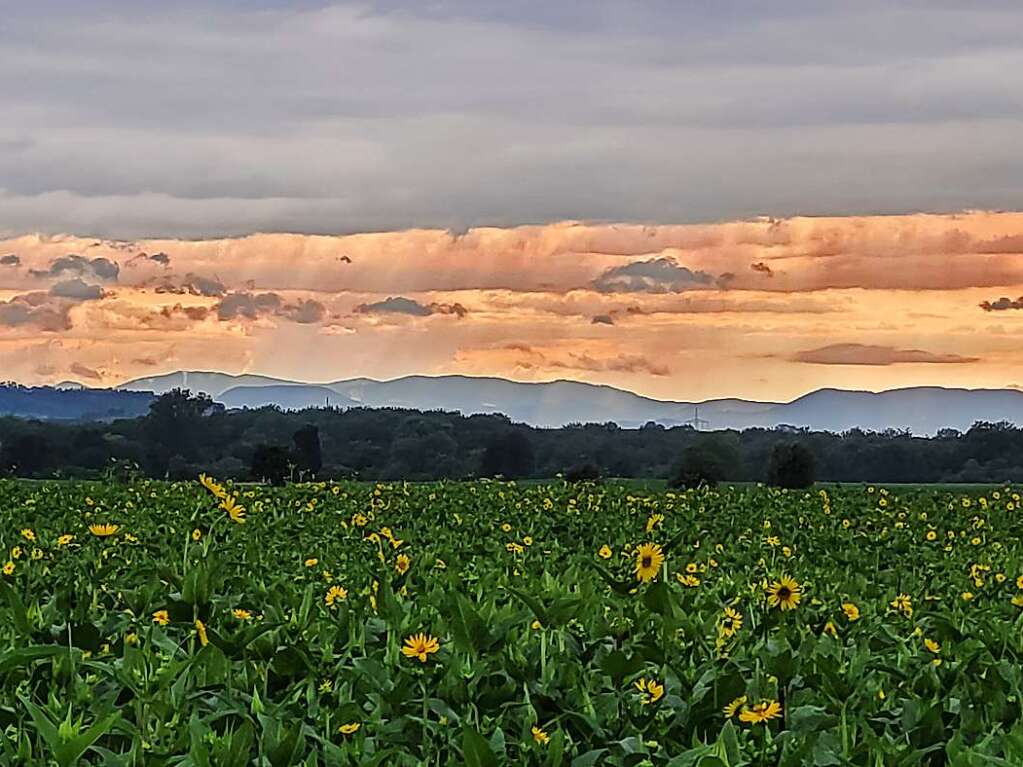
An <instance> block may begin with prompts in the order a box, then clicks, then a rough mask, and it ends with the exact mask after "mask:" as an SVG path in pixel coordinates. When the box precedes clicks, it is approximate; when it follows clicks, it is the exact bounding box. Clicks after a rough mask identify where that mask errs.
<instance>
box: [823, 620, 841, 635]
mask: <svg viewBox="0 0 1023 767" xmlns="http://www.w3.org/2000/svg"><path fill="white" fill-rule="evenodd" d="M824 633H825V634H827V635H828V636H830V637H834V638H836V639H837V638H838V629H837V628H835V624H834V623H832V622H831V621H828V622H827V623H825V624H824Z"/></svg>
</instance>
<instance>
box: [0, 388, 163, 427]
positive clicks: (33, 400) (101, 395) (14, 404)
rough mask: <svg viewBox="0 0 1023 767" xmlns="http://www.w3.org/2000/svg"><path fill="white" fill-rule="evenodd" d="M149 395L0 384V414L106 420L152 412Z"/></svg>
mask: <svg viewBox="0 0 1023 767" xmlns="http://www.w3.org/2000/svg"><path fill="white" fill-rule="evenodd" d="M152 401H153V395H152V394H151V393H149V392H135V391H115V390H113V389H86V388H84V387H81V386H79V387H78V388H71V387H66V388H57V387H53V386H18V385H17V384H3V385H0V415H13V416H18V417H19V418H38V419H40V420H47V421H106V420H112V419H114V418H134V417H136V416H140V415H145V414H146V413H148V412H149V403H150V402H152Z"/></svg>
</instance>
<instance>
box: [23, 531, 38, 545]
mask: <svg viewBox="0 0 1023 767" xmlns="http://www.w3.org/2000/svg"><path fill="white" fill-rule="evenodd" d="M21 537H22V538H24V539H25V540H26V541H28V542H29V543H35V540H36V534H35V531H34V530H32V528H30V527H25V528H22V530H21Z"/></svg>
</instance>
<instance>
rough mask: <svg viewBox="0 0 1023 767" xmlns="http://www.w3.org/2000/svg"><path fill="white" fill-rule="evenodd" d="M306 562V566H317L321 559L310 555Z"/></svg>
mask: <svg viewBox="0 0 1023 767" xmlns="http://www.w3.org/2000/svg"><path fill="white" fill-rule="evenodd" d="M304 564H305V566H306V567H316V565H318V564H320V560H318V559H316V558H315V557H310V558H309V559H307V560H306V561H305V563H304Z"/></svg>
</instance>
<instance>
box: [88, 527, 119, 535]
mask: <svg viewBox="0 0 1023 767" xmlns="http://www.w3.org/2000/svg"><path fill="white" fill-rule="evenodd" d="M120 529H121V528H120V526H119V525H111V524H105V525H89V532H90V533H92V534H93V535H95V536H96V537H97V538H108V537H110V536H111V535H115V534H116V533H117V531H118V530H120Z"/></svg>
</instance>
